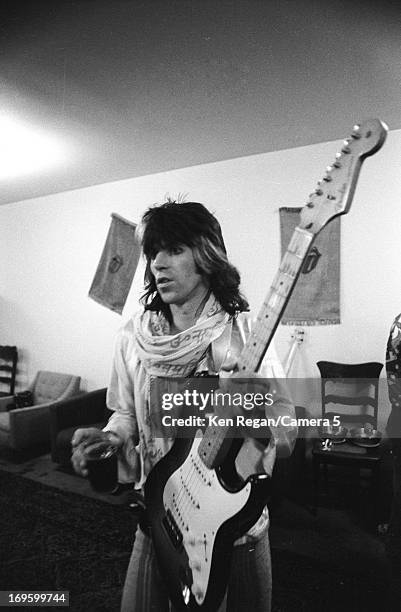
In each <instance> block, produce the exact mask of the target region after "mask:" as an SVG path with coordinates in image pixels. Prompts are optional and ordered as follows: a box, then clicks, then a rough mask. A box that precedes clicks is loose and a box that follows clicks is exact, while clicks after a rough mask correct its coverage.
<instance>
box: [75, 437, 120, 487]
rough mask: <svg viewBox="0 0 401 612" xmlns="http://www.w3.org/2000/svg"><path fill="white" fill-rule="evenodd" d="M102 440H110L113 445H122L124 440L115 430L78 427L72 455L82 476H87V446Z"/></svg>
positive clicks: (76, 468) (76, 469)
mask: <svg viewBox="0 0 401 612" xmlns="http://www.w3.org/2000/svg"><path fill="white" fill-rule="evenodd" d="M102 440H108V441H109V442H110V444H112V445H113V446H117V447H120V446H122V443H123V442H122V440H121V439H120V437H119V436H117V434H115V433H114V432H113V433H112V432H107V431H102V430H101V429H97V428H96V427H86V428H82V429H77V430H76V431H75V432H74V435H73V436H72V440H71V445H72V457H71V463H72V465H73V468H74V470H75V471H76V472H77V474H80V475H81V476H87V475H88V470H87V467H86V459H85V456H84V450H85V448H86V447H87V446H90V445H91V444H94V443H95V442H101V441H102Z"/></svg>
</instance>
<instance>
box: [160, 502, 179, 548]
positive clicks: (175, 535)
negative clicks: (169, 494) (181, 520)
mask: <svg viewBox="0 0 401 612" xmlns="http://www.w3.org/2000/svg"><path fill="white" fill-rule="evenodd" d="M163 525H164V528H165V530H166V531H167V534H168V536H169V538H170V540H171V542H172V543H173V546H174V547H175V548H179V547H180V546H181V545H182V540H183V537H182V532H181V529H180V528H179V527H178V525H177V522H176V520H175V518H174V517H173V515H172V513H171V510H167V512H166V514H165V515H164V518H163Z"/></svg>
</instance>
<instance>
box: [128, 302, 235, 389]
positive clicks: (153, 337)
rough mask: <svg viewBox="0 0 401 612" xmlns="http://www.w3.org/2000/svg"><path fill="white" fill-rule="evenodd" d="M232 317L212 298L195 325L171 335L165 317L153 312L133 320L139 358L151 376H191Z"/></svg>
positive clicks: (145, 313)
mask: <svg viewBox="0 0 401 612" xmlns="http://www.w3.org/2000/svg"><path fill="white" fill-rule="evenodd" d="M229 318H230V317H229V315H228V314H227V313H226V312H225V311H224V310H223V309H222V307H221V306H220V304H219V303H218V302H217V300H216V298H215V297H214V295H213V294H211V295H210V296H209V298H208V300H207V302H206V304H205V306H204V308H203V311H202V313H201V315H200V317H199V319H198V320H197V321H196V323H195V325H193V326H192V327H190V328H189V329H186V330H184V331H182V332H179V333H178V334H174V335H170V334H169V331H170V326H169V323H168V321H167V320H166V318H165V316H164V315H163V314H161V313H156V312H153V311H150V310H145V311H144V312H143V313H139V314H138V316H137V317H136V318H135V320H134V329H135V344H136V350H137V354H138V356H139V358H140V360H141V362H142V365H143V367H144V368H145V370H146V372H147V374H148V375H151V376H162V377H172V378H176V377H184V376H189V375H190V374H191V372H193V370H194V369H195V367H196V365H197V363H198V362H199V360H200V359H201V358H202V356H203V355H204V353H205V352H206V351H207V349H208V347H209V346H210V344H211V343H212V342H213V341H214V340H216V338H218V337H219V336H220V335H221V334H222V333H223V331H224V329H225V327H226V325H227V323H228V320H229Z"/></svg>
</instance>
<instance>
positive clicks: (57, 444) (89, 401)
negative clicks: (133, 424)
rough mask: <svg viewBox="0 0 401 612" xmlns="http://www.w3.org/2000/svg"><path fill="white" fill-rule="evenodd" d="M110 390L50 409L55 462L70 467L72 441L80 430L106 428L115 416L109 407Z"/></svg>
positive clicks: (75, 398) (101, 390)
mask: <svg viewBox="0 0 401 612" xmlns="http://www.w3.org/2000/svg"><path fill="white" fill-rule="evenodd" d="M106 392H107V389H106V388H104V389H96V390H95V391H90V392H89V393H85V394H84V395H79V396H77V397H73V398H70V399H67V400H64V401H59V402H56V403H55V404H53V405H52V406H51V407H50V439H51V456H52V460H53V461H54V462H55V463H59V464H61V465H65V466H70V460H71V451H72V449H71V439H72V436H73V434H74V431H75V430H76V429H78V428H79V427H98V428H99V429H101V428H102V427H104V425H105V424H106V422H107V421H108V419H109V416H110V415H111V414H112V411H111V410H108V408H107V407H106Z"/></svg>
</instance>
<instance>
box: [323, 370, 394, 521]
mask: <svg viewBox="0 0 401 612" xmlns="http://www.w3.org/2000/svg"><path fill="white" fill-rule="evenodd" d="M317 367H318V368H319V371H320V374H321V398H322V417H323V418H326V419H330V420H331V421H332V420H333V418H334V417H335V416H337V415H338V416H339V417H340V420H341V425H342V426H345V427H347V428H348V429H349V428H353V427H358V426H359V427H363V426H364V425H365V424H366V423H370V424H371V425H372V426H373V428H374V429H377V415H378V405H379V376H380V372H381V370H382V368H383V364H382V363H379V362H367V363H358V364H345V363H336V362H331V361H319V362H318V363H317ZM329 405H330V406H329ZM333 406H334V408H333ZM340 406H341V408H340ZM329 407H331V409H328V408H329ZM382 456H383V447H382V445H380V446H379V447H374V448H369V449H367V448H361V447H359V446H355V445H354V444H352V442H350V441H348V440H346V441H345V442H344V443H342V444H333V445H332V446H331V447H330V448H329V449H328V450H324V449H323V448H322V444H321V442H320V441H316V442H315V444H314V447H313V449H312V463H313V475H314V511H315V513H316V512H317V507H318V502H319V484H320V472H321V466H323V467H324V475H325V483H326V487H327V480H328V479H327V473H328V466H329V465H334V466H342V467H346V468H355V469H358V470H361V469H368V470H370V471H371V476H372V495H373V503H374V506H375V513H376V515H378V514H379V510H378V503H379V496H380V464H381V459H382ZM337 475H339V476H340V477H343V475H344V472H343V470H341V469H340V471H339V472H337ZM378 520H379V519H378Z"/></svg>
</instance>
